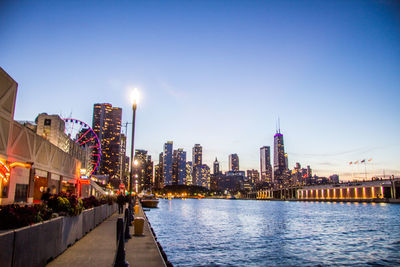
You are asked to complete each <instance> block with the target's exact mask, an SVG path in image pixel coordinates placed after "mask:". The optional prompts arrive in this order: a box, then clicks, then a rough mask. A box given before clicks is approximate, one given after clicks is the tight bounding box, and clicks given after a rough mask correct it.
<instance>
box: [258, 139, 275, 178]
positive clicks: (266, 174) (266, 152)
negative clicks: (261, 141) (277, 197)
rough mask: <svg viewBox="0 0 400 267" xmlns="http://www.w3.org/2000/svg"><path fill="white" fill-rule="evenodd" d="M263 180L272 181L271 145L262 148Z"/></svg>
mask: <svg viewBox="0 0 400 267" xmlns="http://www.w3.org/2000/svg"><path fill="white" fill-rule="evenodd" d="M260 170H261V182H262V183H269V184H271V183H272V167H271V150H270V147H269V146H263V147H261V148H260Z"/></svg>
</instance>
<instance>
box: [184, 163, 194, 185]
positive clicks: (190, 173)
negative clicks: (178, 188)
mask: <svg viewBox="0 0 400 267" xmlns="http://www.w3.org/2000/svg"><path fill="white" fill-rule="evenodd" d="M185 184H186V185H192V184H193V166H192V162H191V161H188V162H186V182H185Z"/></svg>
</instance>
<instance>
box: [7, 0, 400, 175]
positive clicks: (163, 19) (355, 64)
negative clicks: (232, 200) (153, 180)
mask: <svg viewBox="0 0 400 267" xmlns="http://www.w3.org/2000/svg"><path fill="white" fill-rule="evenodd" d="M0 66H1V67H2V68H3V69H4V70H5V71H6V72H7V73H9V74H10V75H11V76H12V77H13V79H14V80H15V81H17V82H18V94H17V100H16V108H15V116H14V119H15V120H32V121H33V120H34V119H35V118H36V116H37V115H38V114H39V113H42V112H46V113H48V114H59V115H60V116H62V117H64V118H66V117H72V118H76V119H80V120H82V121H85V122H86V123H88V124H90V125H91V123H92V114H93V104H94V103H111V104H112V105H113V106H117V107H122V108H123V119H122V121H123V122H130V121H131V120H132V108H131V104H130V102H129V92H130V90H132V88H138V90H139V91H140V94H141V100H140V102H139V104H138V109H137V113H136V132H135V148H138V149H146V150H148V151H149V153H150V154H151V155H152V157H153V159H155V162H157V161H158V154H159V153H160V152H161V151H162V149H163V144H164V143H165V142H166V141H173V142H174V148H184V149H185V150H186V151H187V153H188V155H187V156H188V159H191V154H192V153H191V151H192V147H193V146H194V144H198V143H199V144H201V145H202V146H203V161H204V162H205V163H207V164H209V166H212V162H213V161H214V159H215V157H217V158H218V160H219V161H220V164H221V168H222V170H224V171H226V170H227V169H228V156H229V154H232V153H237V154H238V155H239V162H240V169H242V170H247V169H259V168H260V167H259V165H260V163H259V162H260V159H259V149H260V147H262V146H271V151H273V149H272V148H273V136H274V134H275V133H276V130H277V121H278V118H279V121H280V130H281V132H282V134H283V135H284V142H285V152H287V154H288V160H289V167H290V168H293V166H294V164H295V163H296V162H300V163H301V165H302V166H304V167H305V166H306V165H310V166H311V168H312V169H313V172H314V174H317V175H320V176H329V175H331V174H334V173H335V174H339V175H340V177H341V178H342V179H344V180H346V179H351V178H352V177H360V178H364V175H365V170H367V176H368V177H371V176H376V175H380V176H382V175H383V173H385V174H386V175H391V174H394V175H396V176H400V138H399V136H400V134H399V133H400V105H399V100H400V3H399V2H398V1H235V0H231V1H218V0H217V1H40V0H39V1H7V0H3V1H0ZM123 131H125V129H123ZM130 135H131V132H130V129H129V130H128V136H129V138H130ZM128 142H130V141H128ZM129 149H130V148H129V147H128V151H130V150H129ZM271 158H273V154H271ZM370 158H372V161H370V162H368V164H367V165H366V166H364V165H360V164H358V165H349V162H350V161H352V162H354V161H357V160H358V161H360V160H362V159H367V160H368V159H370Z"/></svg>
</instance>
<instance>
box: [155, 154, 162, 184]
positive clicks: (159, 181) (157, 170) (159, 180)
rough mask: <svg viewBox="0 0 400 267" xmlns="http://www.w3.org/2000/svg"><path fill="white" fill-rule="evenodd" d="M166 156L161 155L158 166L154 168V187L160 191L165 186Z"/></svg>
mask: <svg viewBox="0 0 400 267" xmlns="http://www.w3.org/2000/svg"><path fill="white" fill-rule="evenodd" d="M163 170H164V154H163V152H161V153H160V156H159V160H158V164H157V165H156V166H155V168H154V187H155V188H157V189H160V188H162V187H163V186H164V179H163V176H164V172H163Z"/></svg>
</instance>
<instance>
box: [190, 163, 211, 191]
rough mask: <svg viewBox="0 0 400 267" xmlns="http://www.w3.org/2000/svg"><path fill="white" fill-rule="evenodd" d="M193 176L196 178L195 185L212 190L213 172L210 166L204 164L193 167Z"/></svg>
mask: <svg viewBox="0 0 400 267" xmlns="http://www.w3.org/2000/svg"><path fill="white" fill-rule="evenodd" d="M193 174H194V176H195V177H196V184H194V185H198V186H203V187H206V188H208V189H209V188H210V178H211V172H210V167H208V165H206V164H202V165H197V166H196V167H193Z"/></svg>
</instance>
